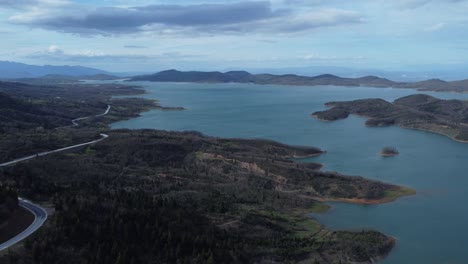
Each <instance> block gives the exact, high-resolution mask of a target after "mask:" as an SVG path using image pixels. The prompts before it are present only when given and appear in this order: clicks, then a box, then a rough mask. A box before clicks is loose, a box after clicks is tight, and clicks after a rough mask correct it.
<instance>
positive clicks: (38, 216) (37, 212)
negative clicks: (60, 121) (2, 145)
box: [0, 105, 111, 251]
mask: <svg viewBox="0 0 468 264" xmlns="http://www.w3.org/2000/svg"><path fill="white" fill-rule="evenodd" d="M110 109H111V106H110V105H108V106H107V110H106V111H105V112H104V113H103V114H100V115H96V116H88V117H81V118H77V119H74V120H72V123H73V126H77V125H78V123H76V121H79V120H83V119H87V118H91V117H100V116H104V115H107V114H108V113H109V111H110ZM100 136H101V138H100V139H96V140H93V141H90V142H86V143H82V144H78V145H74V146H70V147H65V148H61V149H56V150H52V151H46V152H41V153H37V154H34V155H30V156H27V157H23V158H19V159H15V160H12V161H9V162H5V163H1V164H0V167H6V166H11V165H15V164H16V163H19V162H22V161H27V160H30V159H34V158H37V157H42V156H46V155H49V154H53V153H57V152H62V151H66V150H70V149H75V148H80V147H83V146H87V145H92V144H96V143H98V142H100V141H103V140H104V139H106V138H108V137H109V136H108V135H106V134H100ZM18 202H19V205H20V206H21V207H23V208H25V209H26V210H28V211H30V212H31V213H32V214H33V215H34V221H33V223H32V224H31V225H30V226H29V227H28V228H26V229H25V230H24V231H23V232H21V233H20V234H18V235H17V236H15V237H13V238H12V239H10V240H8V241H6V242H5V243H2V244H0V251H2V250H4V249H7V248H9V247H11V246H12V245H14V244H16V243H18V242H20V241H21V240H23V239H25V238H27V237H28V236H30V235H31V234H32V233H34V232H35V231H36V230H38V229H39V228H40V227H41V226H42V225H43V224H44V222H45V221H46V220H47V216H48V214H47V212H46V210H45V209H44V208H42V207H40V206H39V205H36V204H33V203H32V202H30V201H28V200H25V199H23V198H19V201H18Z"/></svg>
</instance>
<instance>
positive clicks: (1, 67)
mask: <svg viewBox="0 0 468 264" xmlns="http://www.w3.org/2000/svg"><path fill="white" fill-rule="evenodd" d="M49 74H56V75H68V76H85V75H96V74H109V73H108V72H106V71H103V70H99V69H94V68H89V67H83V66H52V65H44V66H37V65H29V64H24V63H18V62H10V61H0V78H4V79H14V78H35V77H41V76H45V75H49Z"/></svg>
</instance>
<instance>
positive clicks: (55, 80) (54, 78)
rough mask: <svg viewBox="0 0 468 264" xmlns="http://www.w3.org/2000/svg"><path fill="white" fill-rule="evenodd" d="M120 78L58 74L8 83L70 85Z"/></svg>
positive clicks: (17, 79)
mask: <svg viewBox="0 0 468 264" xmlns="http://www.w3.org/2000/svg"><path fill="white" fill-rule="evenodd" d="M118 79H122V77H117V76H114V75H109V74H95V75H83V76H69V75H58V74H49V75H46V76H42V77H36V78H16V79H11V80H10V79H9V80H10V81H15V82H20V83H27V84H32V85H53V84H70V83H79V82H82V80H94V81H109V80H118Z"/></svg>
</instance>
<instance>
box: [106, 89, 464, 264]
mask: <svg viewBox="0 0 468 264" xmlns="http://www.w3.org/2000/svg"><path fill="white" fill-rule="evenodd" d="M135 84H139V85H142V86H144V87H145V89H146V90H147V91H148V94H145V95H143V96H142V97H145V98H153V99H158V100H160V103H161V105H163V106H183V107H185V108H187V110H185V111H160V110H153V111H150V112H146V113H143V114H142V115H141V117H138V118H134V119H131V120H127V121H122V122H118V123H115V124H113V125H112V127H113V128H133V129H137V128H154V129H165V130H177V131H180V130H197V131H200V132H202V133H205V134H207V135H211V136H219V137H242V138H268V139H273V140H277V141H280V142H284V143H288V144H295V145H309V146H317V147H320V148H322V149H325V150H327V151H328V153H327V154H325V155H322V156H320V157H316V158H312V159H310V160H311V161H314V162H320V163H323V164H324V165H325V167H324V170H330V171H338V172H341V173H345V174H350V175H361V176H364V177H367V178H372V179H378V180H382V181H385V182H390V183H394V184H399V185H404V186H408V187H411V188H414V189H416V190H417V192H418V194H417V195H415V196H411V197H405V198H402V199H399V200H397V201H395V202H392V203H388V204H382V205H353V204H343V203H332V204H331V205H332V206H333V208H332V209H331V210H330V211H329V212H327V213H325V214H322V215H314V217H315V218H317V219H318V220H319V221H320V222H321V223H322V224H323V225H325V226H326V227H328V228H330V229H348V230H359V229H376V230H379V231H381V232H384V233H386V234H388V235H391V236H394V237H395V238H397V239H398V243H397V247H396V248H395V249H394V250H393V251H392V253H391V254H390V256H389V257H388V258H387V259H385V260H384V261H382V263H425V264H428V263H437V264H439V263H467V260H468V144H463V143H458V142H455V141H453V140H451V139H449V138H447V137H444V136H441V135H436V134H432V133H428V132H422V131H415V130H408V129H402V128H398V127H387V128H368V127H365V126H364V122H365V119H363V118H360V117H356V116H352V117H350V118H348V119H346V120H341V121H337V122H321V121H318V120H316V119H314V118H312V117H311V116H310V114H311V113H312V112H314V111H318V110H323V109H325V107H324V103H326V102H329V101H339V100H354V99H361V98H383V99H385V100H389V101H392V100H395V99H397V98H399V97H402V96H406V95H410V94H414V93H418V92H416V91H414V90H408V89H391V88H368V87H353V88H349V87H334V86H326V87H296V86H274V85H264V86H260V85H248V84H187V83H149V82H141V83H135ZM427 94H431V95H433V96H436V97H439V98H455V99H468V94H455V93H430V92H429V93H427ZM387 145H388V146H394V147H396V148H397V149H398V150H399V151H400V153H401V154H400V155H399V156H397V157H393V158H381V157H380V156H379V155H378V152H379V151H380V150H381V148H382V147H384V146H387Z"/></svg>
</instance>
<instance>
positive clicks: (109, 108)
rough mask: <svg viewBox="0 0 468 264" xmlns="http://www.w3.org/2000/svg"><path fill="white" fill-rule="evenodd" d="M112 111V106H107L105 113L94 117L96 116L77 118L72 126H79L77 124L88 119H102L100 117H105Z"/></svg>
mask: <svg viewBox="0 0 468 264" xmlns="http://www.w3.org/2000/svg"><path fill="white" fill-rule="evenodd" d="M110 110H111V106H110V105H107V109H106V111H105V112H104V113H102V114H100V115H94V116H85V117H80V118H76V119H73V120H72V124H73V125H72V126H79V124H78V123H77V122H78V121H81V120H84V119H88V118H92V117H100V116H105V115H107V114H108V113H109V111H110Z"/></svg>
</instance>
